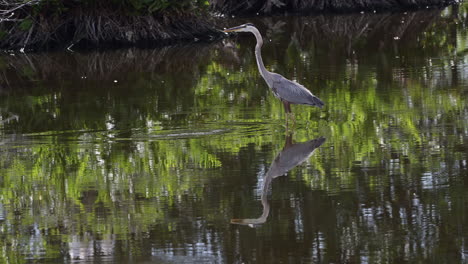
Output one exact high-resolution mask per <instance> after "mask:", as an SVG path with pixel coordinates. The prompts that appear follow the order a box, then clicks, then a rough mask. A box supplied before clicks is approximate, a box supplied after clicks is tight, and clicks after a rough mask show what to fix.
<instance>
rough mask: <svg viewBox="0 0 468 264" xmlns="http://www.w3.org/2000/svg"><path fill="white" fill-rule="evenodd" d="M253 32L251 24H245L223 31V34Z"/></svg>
mask: <svg viewBox="0 0 468 264" xmlns="http://www.w3.org/2000/svg"><path fill="white" fill-rule="evenodd" d="M254 30H256V28H255V26H254V25H253V24H251V23H247V24H243V25H240V26H237V27H232V28H228V29H225V30H224V32H253V31H254Z"/></svg>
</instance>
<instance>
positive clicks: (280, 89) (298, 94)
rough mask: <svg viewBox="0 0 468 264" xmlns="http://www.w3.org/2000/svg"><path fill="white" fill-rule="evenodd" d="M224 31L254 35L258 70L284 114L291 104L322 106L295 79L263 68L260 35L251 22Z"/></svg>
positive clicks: (287, 112) (321, 103)
mask: <svg viewBox="0 0 468 264" xmlns="http://www.w3.org/2000/svg"><path fill="white" fill-rule="evenodd" d="M224 32H251V33H253V34H254V35H255V38H256V39H257V45H255V58H256V59H257V66H258V70H259V71H260V74H261V75H262V77H263V79H265V81H266V83H267V85H268V87H270V89H271V90H272V91H273V94H274V95H275V96H276V97H278V98H279V99H280V100H281V102H283V105H284V111H285V112H286V114H289V113H291V104H304V105H311V106H317V107H320V108H322V106H323V105H324V103H323V102H322V100H320V99H319V98H318V97H317V96H315V95H313V94H312V93H311V92H310V91H309V90H308V89H307V88H305V87H304V86H302V85H301V84H299V83H297V82H295V81H290V80H288V79H286V78H284V77H283V76H281V75H279V74H277V73H274V72H269V71H267V69H265V65H264V64H263V59H262V55H261V47H262V45H263V39H262V35H261V34H260V32H259V31H258V29H257V28H256V27H255V26H254V25H253V24H250V23H247V24H243V25H240V26H237V27H233V28H228V29H225V30H224Z"/></svg>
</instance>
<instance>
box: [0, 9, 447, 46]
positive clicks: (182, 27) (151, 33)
mask: <svg viewBox="0 0 468 264" xmlns="http://www.w3.org/2000/svg"><path fill="white" fill-rule="evenodd" d="M452 2H453V0H385V1H381V0H352V1H349V0H337V1H331V0H313V1H305V0H294V1H285V0H242V1H237V0H177V1H173V0H100V1H93V0H67V1H65V0H0V49H4V50H5V49H13V50H23V51H24V50H31V49H34V50H38V49H50V48H70V47H72V46H75V47H76V46H81V47H109V46H111V47H115V46H161V45H163V44H167V43H173V42H177V41H197V40H211V39H214V38H216V37H220V36H222V33H221V32H220V31H219V30H218V29H217V27H216V25H215V23H213V21H214V19H215V17H219V18H218V19H222V17H226V16H223V15H244V16H248V15H252V14H273V13H288V12H292V13H323V12H361V11H386V10H397V9H416V8H428V7H435V6H444V5H448V4H450V3H452ZM215 14H216V15H215ZM219 14H221V16H219ZM217 24H219V23H217Z"/></svg>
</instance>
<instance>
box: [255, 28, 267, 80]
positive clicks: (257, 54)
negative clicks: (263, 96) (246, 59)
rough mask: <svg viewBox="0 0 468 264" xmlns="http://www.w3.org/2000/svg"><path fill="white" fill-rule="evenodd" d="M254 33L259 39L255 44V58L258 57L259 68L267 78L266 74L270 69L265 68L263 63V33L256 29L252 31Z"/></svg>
mask: <svg viewBox="0 0 468 264" xmlns="http://www.w3.org/2000/svg"><path fill="white" fill-rule="evenodd" d="M252 33H253V34H254V35H255V38H256V39H257V45H255V58H256V59H257V66H258V70H259V71H260V74H261V75H262V77H263V78H265V77H266V75H268V71H267V70H266V69H265V65H264V64H263V59H262V45H263V39H262V35H260V32H259V31H258V30H256V29H255V30H254V31H252Z"/></svg>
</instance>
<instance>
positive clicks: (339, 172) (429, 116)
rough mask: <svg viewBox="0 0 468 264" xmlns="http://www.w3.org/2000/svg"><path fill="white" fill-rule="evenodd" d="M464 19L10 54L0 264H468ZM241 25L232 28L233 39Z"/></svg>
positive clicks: (277, 28) (281, 24)
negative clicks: (311, 97) (302, 101)
mask: <svg viewBox="0 0 468 264" xmlns="http://www.w3.org/2000/svg"><path fill="white" fill-rule="evenodd" d="M467 15H468V6H467V5H462V6H460V8H458V9H457V8H453V7H451V8H447V9H445V10H442V11H441V10H429V11H422V12H416V13H399V14H364V15H345V16H313V17H307V16H305V17H273V18H261V19H250V20H249V21H250V22H254V23H255V24H256V25H257V26H258V28H259V29H260V31H261V32H263V34H264V37H265V45H264V48H263V57H264V61H265V64H266V65H267V68H269V69H270V70H273V71H275V72H278V73H281V74H282V75H284V76H286V77H288V78H292V79H294V80H297V81H298V82H300V83H302V84H303V85H304V86H306V87H308V88H309V89H311V90H312V92H313V93H314V94H316V95H317V96H318V97H320V98H321V99H322V100H323V101H324V102H325V103H326V106H325V107H324V108H323V109H318V108H312V107H307V106H293V111H294V113H295V119H296V122H295V124H294V125H289V126H286V120H285V115H284V112H283V109H282V105H281V103H280V102H279V101H278V100H277V99H275V98H274V97H273V95H272V94H271V92H269V91H268V88H267V86H266V85H265V83H264V81H263V80H262V79H261V77H260V76H259V74H258V70H257V68H256V64H255V58H254V52H253V46H254V44H255V42H254V38H253V37H252V36H251V35H249V34H239V35H237V36H235V37H230V38H228V39H226V40H224V41H223V42H222V43H221V42H218V43H212V44H192V45H183V46H173V47H166V48H162V49H157V50H138V49H129V50H116V51H105V52H55V53H41V54H8V53H6V54H4V55H3V56H2V57H0V72H1V75H0V81H1V82H0V84H1V85H0V95H1V97H0V238H1V239H0V262H1V263H23V262H24V263H30V262H34V263H45V262H49V263H57V262H66V263H75V262H95V263H105V262H113V263H184V262H187V263H191V262H211V263H213V262H214V263H216V262H218V263H219V262H226V263H255V262H260V263H262V262H263V263H273V262H278V263H286V262H291V263H296V262H306V263H310V262H317V263H318V262H320V263H405V262H406V263H463V262H465V261H467V258H468V246H467V243H468V240H467V239H468V230H467V226H468V218H467V212H468V209H467V206H466V204H467V200H468V192H467V191H468V167H467V166H468V165H467V158H468V157H467V150H468V108H467V99H466V97H467V94H468V57H466V54H468V52H467V51H468V41H467V35H468V30H467V29H468V16H467ZM246 21H247V20H245V21H244V20H242V19H235V20H233V21H227V22H226V26H232V25H237V24H240V23H244V22H246Z"/></svg>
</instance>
